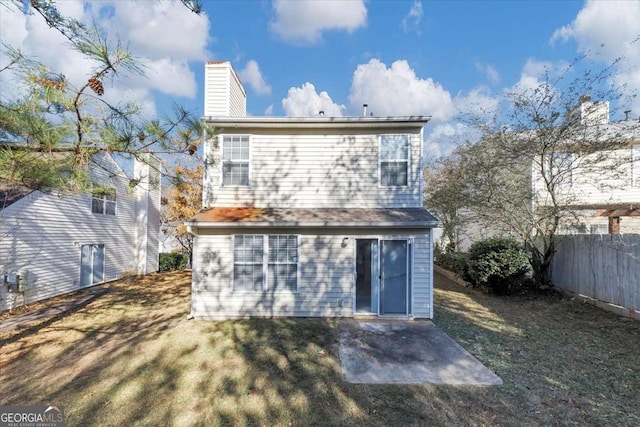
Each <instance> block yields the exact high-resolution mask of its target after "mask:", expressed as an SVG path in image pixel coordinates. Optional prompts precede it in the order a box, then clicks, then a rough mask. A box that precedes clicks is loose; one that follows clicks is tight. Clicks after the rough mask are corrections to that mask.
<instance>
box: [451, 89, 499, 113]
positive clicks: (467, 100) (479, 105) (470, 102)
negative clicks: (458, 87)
mask: <svg viewBox="0 0 640 427" xmlns="http://www.w3.org/2000/svg"><path fill="white" fill-rule="evenodd" d="M453 104H454V106H455V107H456V110H458V112H460V113H462V114H471V115H473V116H475V117H484V118H490V117H492V116H493V115H494V114H495V113H496V112H497V111H498V108H499V105H500V100H499V98H498V97H497V96H494V95H492V94H491V91H490V90H489V89H488V88H487V87H484V86H480V87H476V88H474V89H472V90H471V91H470V92H469V93H466V94H458V95H457V96H456V97H455V98H454V99H453Z"/></svg>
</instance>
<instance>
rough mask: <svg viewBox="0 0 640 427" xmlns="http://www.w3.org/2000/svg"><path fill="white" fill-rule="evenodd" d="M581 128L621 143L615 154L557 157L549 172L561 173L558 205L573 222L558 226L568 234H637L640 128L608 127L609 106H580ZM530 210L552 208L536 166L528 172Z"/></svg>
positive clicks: (626, 124)
mask: <svg viewBox="0 0 640 427" xmlns="http://www.w3.org/2000/svg"><path fill="white" fill-rule="evenodd" d="M575 114H579V115H580V121H581V123H582V124H586V125H589V128H588V129H592V130H591V132H593V133H594V135H595V136H594V138H600V139H603V138H609V139H610V140H611V141H619V142H620V144H619V145H620V147H619V148H616V149H610V150H603V151H598V152H596V153H594V154H589V155H584V156H580V155H577V154H575V153H572V152H571V151H570V150H569V149H568V150H567V151H565V152H555V153H554V154H553V156H552V158H549V159H547V161H548V162H549V164H548V170H549V171H552V173H553V171H555V170H557V171H559V172H558V173H557V176H556V179H557V180H558V183H557V185H556V192H555V194H554V196H555V197H556V202H557V203H558V204H559V205H566V206H567V209H568V210H570V211H571V212H572V213H573V214H575V217H573V216H572V217H571V218H569V219H567V220H565V221H564V223H563V224H561V228H560V232H561V233H569V234H583V233H587V234H607V233H611V234H618V233H634V234H635V233H640V123H638V121H637V120H631V119H628V120H624V121H618V122H611V121H610V118H609V103H608V102H606V101H601V102H591V101H583V102H581V104H580V106H579V107H577V108H576V110H575ZM531 181H532V190H533V194H534V200H533V203H534V207H536V206H537V207H541V206H542V207H543V206H545V205H549V204H550V203H551V199H550V198H551V195H550V193H549V192H548V191H547V190H546V187H545V183H544V180H543V177H542V175H541V174H540V167H537V166H534V167H533V168H532V180H531Z"/></svg>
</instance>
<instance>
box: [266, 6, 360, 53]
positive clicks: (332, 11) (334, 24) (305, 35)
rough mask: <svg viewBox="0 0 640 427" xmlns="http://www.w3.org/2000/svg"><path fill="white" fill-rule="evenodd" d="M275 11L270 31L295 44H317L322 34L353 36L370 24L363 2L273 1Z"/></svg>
mask: <svg viewBox="0 0 640 427" xmlns="http://www.w3.org/2000/svg"><path fill="white" fill-rule="evenodd" d="M273 9H274V12H275V16H274V19H273V20H272V21H271V23H270V27H271V30H272V31H273V32H274V33H275V34H277V35H278V36H280V37H281V38H282V39H283V40H286V41H289V42H293V43H302V44H313V43H317V42H319V41H320V40H321V39H322V32H323V31H328V30H342V31H347V32H349V33H352V32H354V31H355V30H357V29H358V28H361V27H364V26H365V25H366V23H367V8H366V7H365V4H364V0H334V1H326V2H325V1H314V0H297V1H287V0H274V2H273Z"/></svg>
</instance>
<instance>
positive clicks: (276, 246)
mask: <svg viewBox="0 0 640 427" xmlns="http://www.w3.org/2000/svg"><path fill="white" fill-rule="evenodd" d="M233 256H234V260H233V288H234V290H243V291H262V290H274V291H287V290H288V291H293V292H295V291H296V290H297V289H298V270H299V264H298V236H292V235H285V236H280V235H273V236H266V238H265V236H261V235H236V236H234V241H233ZM265 274H266V276H265Z"/></svg>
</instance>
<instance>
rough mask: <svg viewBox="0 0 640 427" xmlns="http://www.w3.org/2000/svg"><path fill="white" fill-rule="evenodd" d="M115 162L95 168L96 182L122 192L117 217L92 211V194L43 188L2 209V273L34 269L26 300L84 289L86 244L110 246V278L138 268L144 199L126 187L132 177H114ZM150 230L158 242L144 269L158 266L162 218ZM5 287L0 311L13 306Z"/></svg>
mask: <svg viewBox="0 0 640 427" xmlns="http://www.w3.org/2000/svg"><path fill="white" fill-rule="evenodd" d="M111 162H112V161H111ZM111 162H107V161H106V160H105V161H104V163H101V165H100V167H97V168H95V170H93V171H92V178H93V180H94V182H101V183H102V182H104V183H108V184H109V185H110V186H112V187H113V188H114V189H115V190H116V192H117V193H118V208H117V210H118V212H117V216H112V215H95V214H92V213H91V212H90V210H89V206H91V204H92V199H93V197H92V195H91V194H84V195H69V196H65V197H62V198H61V197H60V196H58V195H56V194H53V193H42V192H39V191H34V192H32V193H30V194H29V195H27V196H25V197H24V198H22V199H20V200H18V201H17V202H15V203H13V204H12V205H10V206H9V207H7V208H5V209H3V210H0V236H1V237H0V275H2V274H3V273H5V272H8V273H10V272H15V271H18V270H20V269H26V270H28V271H29V276H30V277H31V278H33V282H32V283H30V284H29V287H28V294H27V303H32V302H34V301H38V300H42V299H45V298H50V297H53V296H56V295H60V294H64V293H67V292H72V291H76V290H78V289H80V287H81V285H80V264H81V250H82V246H85V245H97V244H100V245H104V246H105V248H106V250H105V253H104V276H103V277H104V280H105V281H108V280H113V279H117V278H119V277H121V276H122V275H123V273H124V272H126V271H135V269H136V259H137V257H138V256H140V254H139V253H138V249H137V247H136V241H137V238H138V237H139V236H136V226H135V224H136V218H137V217H138V216H139V215H138V213H139V212H140V206H141V205H142V203H141V200H139V199H137V198H136V196H135V195H134V194H131V193H130V192H128V191H127V190H128V184H129V179H127V178H125V177H123V176H119V175H117V176H114V172H111V171H113V170H116V171H117V169H116V168H117V166H116V165H115V163H113V164H112V163H111ZM145 188H146V187H145ZM153 194H154V197H153V200H149V202H148V204H145V206H148V209H149V210H150V213H149V217H150V219H149V220H150V221H153V220H154V219H153V218H158V215H159V214H158V211H159V205H160V191H159V189H158V190H153ZM151 211H152V212H153V214H152V212H151ZM156 221H157V220H156ZM146 230H147V231H146V232H147V234H148V241H149V242H156V243H155V246H153V247H148V249H147V252H146V257H147V266H148V267H147V268H148V269H147V270H143V271H141V273H149V272H151V271H156V270H157V265H158V244H157V241H158V237H157V235H158V233H159V222H155V223H149V226H148V227H147V229H146ZM154 266H155V267H154ZM153 267H154V268H153ZM149 268H152V269H149ZM6 288H7V287H6V286H0V311H2V310H5V309H8V308H10V307H11V305H12V297H11V296H10V295H8V294H7V292H6V291H7V289H6ZM18 302H20V303H21V302H22V301H21V299H19V300H18Z"/></svg>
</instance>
